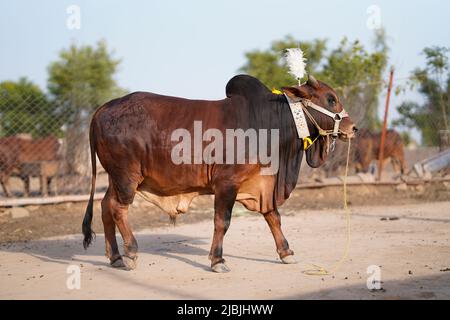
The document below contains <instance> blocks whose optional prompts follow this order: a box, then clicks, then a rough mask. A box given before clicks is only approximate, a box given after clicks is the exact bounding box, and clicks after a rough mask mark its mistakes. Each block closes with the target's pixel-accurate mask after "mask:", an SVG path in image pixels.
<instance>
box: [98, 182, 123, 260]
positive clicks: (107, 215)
mask: <svg viewBox="0 0 450 320" xmlns="http://www.w3.org/2000/svg"><path fill="white" fill-rule="evenodd" d="M110 197H111V188H108V191H106V195H105V197H104V198H103V200H102V221H103V228H104V230H105V248H106V256H107V257H108V258H109V260H110V261H111V265H112V266H113V267H125V264H124V263H123V261H122V256H121V255H120V252H119V247H118V245H117V239H116V224H115V223H114V220H113V217H112V212H111V211H112V210H111V208H110V202H111V200H110Z"/></svg>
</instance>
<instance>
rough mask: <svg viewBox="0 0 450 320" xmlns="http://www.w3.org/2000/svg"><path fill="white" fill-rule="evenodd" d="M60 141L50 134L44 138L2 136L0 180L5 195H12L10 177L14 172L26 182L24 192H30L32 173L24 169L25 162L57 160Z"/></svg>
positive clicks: (0, 145) (0, 141) (0, 143)
mask: <svg viewBox="0 0 450 320" xmlns="http://www.w3.org/2000/svg"><path fill="white" fill-rule="evenodd" d="M59 147H60V143H59V141H58V139H57V138H56V137H55V136H53V135H49V136H47V137H43V138H37V139H32V138H24V137H20V136H10V137H2V138H0V181H1V184H2V187H3V191H4V192H5V195H6V196H7V197H8V196H10V195H11V192H10V190H9V183H8V182H9V179H10V177H11V175H12V174H16V175H17V176H19V177H20V178H21V179H22V180H23V181H24V184H25V187H24V194H25V196H28V195H29V193H30V175H29V173H28V172H26V170H24V169H23V167H24V164H30V163H40V162H43V161H57V160H58V159H59V153H58V151H59Z"/></svg>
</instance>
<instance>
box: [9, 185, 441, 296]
mask: <svg viewBox="0 0 450 320" xmlns="http://www.w3.org/2000/svg"><path fill="white" fill-rule="evenodd" d="M341 192H342V190H341V188H338V187H336V188H331V189H330V188H327V189H326V190H325V189H312V190H311V189H308V190H303V189H297V190H296V191H295V192H294V193H293V194H292V197H291V199H289V200H288V201H287V203H286V205H285V206H283V208H282V213H283V218H282V219H283V220H282V223H283V230H284V233H285V235H286V237H287V239H288V240H289V243H290V246H291V248H292V249H293V250H294V251H295V257H296V259H297V260H298V262H299V263H298V264H294V265H283V264H281V263H280V261H279V259H278V258H277V255H276V253H275V245H274V243H273V239H272V236H271V234H270V231H269V229H268V227H267V225H266V223H265V221H264V219H263V218H262V217H260V216H259V215H257V214H251V213H249V212H248V211H246V210H244V209H243V208H242V207H241V206H236V208H235V211H234V215H233V220H232V224H231V227H230V230H229V231H228V233H227V235H226V237H225V242H224V257H225V259H226V261H227V265H228V266H229V267H230V268H231V272H230V273H227V274H215V273H212V272H210V271H209V260H208V258H207V255H208V252H209V247H210V242H211V238H212V231H213V225H212V222H211V219H210V218H211V216H212V210H211V208H212V207H211V204H212V199H211V198H210V197H204V198H202V199H198V200H196V202H195V206H194V207H193V208H192V209H191V210H190V211H189V212H188V213H187V214H186V215H184V216H182V217H180V219H179V222H178V223H177V226H175V227H173V226H170V225H169V223H168V218H167V216H165V215H164V214H163V213H161V212H160V211H159V210H158V209H156V208H154V207H153V206H150V205H147V204H145V203H141V202H140V201H138V203H137V204H136V205H135V206H134V207H133V208H132V209H131V215H132V216H131V221H132V223H133V225H134V227H135V229H137V230H139V231H138V232H137V239H138V242H139V246H140V256H139V260H138V264H139V265H138V268H137V269H136V270H133V271H123V270H116V269H112V268H110V267H109V266H108V263H107V259H106V258H105V257H104V238H103V234H102V233H101V230H102V229H101V226H100V215H99V210H98V208H97V210H96V213H95V229H94V230H96V231H97V233H98V234H97V240H96V242H95V243H94V245H93V246H92V247H90V248H89V249H88V250H87V251H84V250H83V249H82V246H81V236H80V235H79V234H78V233H79V229H80V223H81V217H82V215H83V211H84V205H85V204H83V203H79V204H72V205H69V206H68V205H58V206H45V207H37V208H35V209H34V210H31V209H30V208H28V210H29V211H30V217H28V218H23V219H10V218H7V217H6V218H5V215H3V216H2V217H1V219H3V220H2V221H1V223H0V231H1V239H2V244H1V245H0V284H1V285H0V299H19V298H31V299H46V298H49V299H81V298H85V299H94V298H101V299H119V298H124V299H168V298H170V299H399V298H406V299H450V217H449V212H450V201H449V199H450V194H449V190H448V188H447V187H446V186H445V185H443V184H435V185H428V186H422V187H411V188H410V189H409V190H406V191H405V190H396V189H395V188H393V187H384V189H383V188H378V189H376V190H374V189H373V188H370V187H367V186H365V187H361V186H359V187H352V188H351V189H350V190H349V194H350V197H349V199H350V203H351V211H352V217H351V245H350V251H349V256H348V259H347V260H346V261H345V262H344V263H343V264H342V265H341V267H340V269H339V270H337V271H336V272H335V273H334V275H330V276H309V275H306V274H304V273H303V271H304V270H306V269H308V268H309V267H310V264H318V265H321V266H323V267H324V268H327V269H331V268H332V267H333V266H334V265H335V263H336V262H337V261H338V260H339V259H340V257H341V256H342V253H343V250H344V247H345V239H346V228H345V219H344V215H343V211H342V210H341V209H339V208H340V207H341V206H342V204H341V201H342V194H341ZM312 199H314V200H312ZM97 206H98V205H97ZM205 219H206V220H205ZM14 220H15V221H14ZM150 225H151V226H152V228H151V229H148V227H149V226H150ZM14 228H16V229H14ZM30 231H31V232H30ZM71 233H74V234H75V235H69V236H67V235H65V236H58V237H53V238H42V237H47V236H54V235H56V234H71ZM24 236H25V237H28V239H34V240H29V241H22V242H12V241H15V239H19V238H20V237H24ZM22 239H23V238H22ZM72 265H74V266H76V267H80V270H81V278H80V279H81V282H80V284H81V287H80V289H69V288H68V287H67V281H68V277H70V276H71V274H68V273H67V272H68V267H70V266H72ZM373 265H374V266H379V267H380V271H381V273H380V276H381V279H380V280H381V282H382V289H381V290H369V289H368V288H367V286H366V282H367V279H368V277H369V276H370V274H367V268H368V267H369V266H373ZM70 270H71V269H69V271H70Z"/></svg>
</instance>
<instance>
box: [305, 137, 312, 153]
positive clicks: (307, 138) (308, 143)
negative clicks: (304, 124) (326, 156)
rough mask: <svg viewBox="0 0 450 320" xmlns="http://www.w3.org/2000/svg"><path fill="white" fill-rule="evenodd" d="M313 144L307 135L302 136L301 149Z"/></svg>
mask: <svg viewBox="0 0 450 320" xmlns="http://www.w3.org/2000/svg"><path fill="white" fill-rule="evenodd" d="M312 144H313V142H312V140H311V139H310V138H309V137H306V138H303V149H304V150H306V149H308V148H309V147H310V146H311V145H312Z"/></svg>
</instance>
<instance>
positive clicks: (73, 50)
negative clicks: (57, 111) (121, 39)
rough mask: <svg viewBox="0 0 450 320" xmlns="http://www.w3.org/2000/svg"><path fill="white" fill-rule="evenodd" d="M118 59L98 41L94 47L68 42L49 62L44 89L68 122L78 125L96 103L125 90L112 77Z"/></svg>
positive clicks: (95, 106) (94, 107)
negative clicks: (57, 56)
mask: <svg viewBox="0 0 450 320" xmlns="http://www.w3.org/2000/svg"><path fill="white" fill-rule="evenodd" d="M119 63H120V60H117V59H114V58H113V57H112V53H111V52H109V51H108V49H107V46H106V43H105V42H103V41H100V42H99V43H97V45H96V46H95V47H92V46H81V47H76V46H75V45H72V46H70V48H69V49H67V50H62V51H61V52H60V54H59V60H58V61H55V62H52V63H51V64H50V66H49V68H48V72H49V79H48V90H49V92H50V94H51V95H52V96H53V97H54V98H55V100H56V101H58V103H59V105H60V108H62V109H64V114H65V115H66V117H67V119H66V121H67V124H68V125H69V126H70V125H71V124H77V125H79V121H80V119H82V118H83V117H84V118H85V117H86V115H90V114H91V112H92V111H93V110H95V109H96V108H97V107H98V106H100V105H101V104H103V103H105V102H106V101H108V100H110V99H112V98H115V97H117V96H119V95H121V94H123V93H124V92H125V91H124V90H123V89H121V88H119V86H118V85H117V83H116V81H115V79H114V74H115V73H116V71H117V67H118V65H119Z"/></svg>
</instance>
